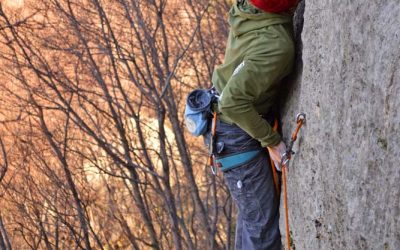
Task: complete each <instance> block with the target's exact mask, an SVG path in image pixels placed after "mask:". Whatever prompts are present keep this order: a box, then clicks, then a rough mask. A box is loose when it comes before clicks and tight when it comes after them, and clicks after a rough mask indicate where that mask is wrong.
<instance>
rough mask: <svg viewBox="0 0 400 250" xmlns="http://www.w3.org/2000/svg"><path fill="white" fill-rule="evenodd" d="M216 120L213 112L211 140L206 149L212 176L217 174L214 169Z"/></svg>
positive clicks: (216, 115)
mask: <svg viewBox="0 0 400 250" xmlns="http://www.w3.org/2000/svg"><path fill="white" fill-rule="evenodd" d="M217 118H218V114H217V111H214V112H213V118H212V123H211V140H210V146H209V148H208V165H209V166H210V167H211V171H212V173H213V174H214V175H216V174H217V169H216V166H215V165H216V162H215V156H214V152H215V136H216V132H217Z"/></svg>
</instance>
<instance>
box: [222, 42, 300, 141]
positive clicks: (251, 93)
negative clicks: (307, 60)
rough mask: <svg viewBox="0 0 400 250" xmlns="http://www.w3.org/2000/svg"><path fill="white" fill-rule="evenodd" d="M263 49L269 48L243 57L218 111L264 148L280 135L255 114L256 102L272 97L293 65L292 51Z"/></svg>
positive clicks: (280, 48) (273, 97)
mask: <svg viewBox="0 0 400 250" xmlns="http://www.w3.org/2000/svg"><path fill="white" fill-rule="evenodd" d="M264 48H270V49H264V51H262V53H259V54H256V55H248V56H245V57H244V60H243V63H242V65H241V66H238V67H237V68H236V70H235V72H234V73H233V74H232V76H231V78H230V79H229V81H228V83H227V85H226V86H225V88H224V89H223V91H222V93H221V97H220V100H219V110H220V112H221V113H222V114H223V115H225V116H227V117H228V118H229V119H231V120H232V121H233V122H234V123H235V124H236V125H238V126H239V127H240V128H242V129H243V130H244V131H246V132H247V133H248V134H249V135H250V136H252V137H253V138H255V139H257V140H258V141H260V142H261V145H262V146H263V147H266V146H275V145H277V144H278V143H279V142H280V141H281V138H280V136H279V134H278V133H276V132H274V131H273V130H272V128H271V126H270V125H269V124H268V122H267V121H266V120H265V119H263V118H262V117H261V116H260V115H259V114H258V112H257V110H256V108H255V104H260V103H263V102H273V101H274V100H275V95H276V92H277V88H278V84H279V81H280V80H281V79H282V78H283V77H284V76H285V75H287V74H288V73H289V72H290V70H291V68H292V64H293V57H294V51H293V49H292V48H288V47H282V46H268V44H266V45H265V47H264ZM267 111H268V110H265V112H267Z"/></svg>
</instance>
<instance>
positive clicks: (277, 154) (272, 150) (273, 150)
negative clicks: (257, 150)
mask: <svg viewBox="0 0 400 250" xmlns="http://www.w3.org/2000/svg"><path fill="white" fill-rule="evenodd" d="M267 148H268V152H269V155H270V157H271V159H272V161H273V162H274V164H275V168H276V169H277V170H278V171H281V170H282V169H281V161H282V156H283V155H284V154H285V153H286V145H285V143H283V142H282V141H281V142H280V143H279V144H278V145H276V146H273V147H267ZM286 167H288V166H286Z"/></svg>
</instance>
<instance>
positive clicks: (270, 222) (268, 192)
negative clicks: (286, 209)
mask: <svg viewBox="0 0 400 250" xmlns="http://www.w3.org/2000/svg"><path fill="white" fill-rule="evenodd" d="M207 137H208V138H207ZM208 142H209V135H208V136H206V144H208ZM217 142H218V150H219V153H218V154H217V156H227V155H229V154H232V153H238V152H241V151H243V152H244V151H248V150H254V149H260V153H259V154H258V155H257V156H256V157H255V158H254V159H252V160H251V161H249V162H247V163H245V164H243V165H241V166H239V167H237V168H234V169H232V170H228V171H226V172H224V179H225V183H226V185H227V186H228V188H229V190H230V193H231V195H232V198H233V200H234V201H235V203H236V205H237V208H238V215H237V222H236V241H235V249H236V250H252V249H266V250H277V249H281V246H282V244H281V236H280V232H279V198H278V197H277V195H276V191H275V186H274V182H273V177H272V171H271V166H270V160H269V156H268V154H267V152H266V151H265V149H262V148H261V145H260V143H259V142H258V141H257V140H255V139H253V138H251V137H250V136H249V135H248V134H247V133H246V132H244V131H243V130H242V129H240V128H239V127H237V126H235V125H229V124H226V123H223V122H219V123H218V124H217Z"/></svg>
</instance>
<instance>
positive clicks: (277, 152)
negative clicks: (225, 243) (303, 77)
mask: <svg viewBox="0 0 400 250" xmlns="http://www.w3.org/2000/svg"><path fill="white" fill-rule="evenodd" d="M296 4H297V1H295V0H236V3H235V4H234V6H233V7H232V8H231V10H230V12H229V24H230V33H229V38H228V42H227V48H226V52H225V59H224V63H223V64H222V65H220V66H219V67H217V68H216V69H215V71H214V74H213V77H212V83H213V86H214V87H215V89H216V91H217V92H218V94H219V98H218V105H214V111H217V112H218V120H217V124H216V127H215V129H216V130H215V138H214V139H215V140H213V143H215V147H212V148H213V150H214V152H213V154H214V157H215V159H216V160H215V162H216V165H217V166H219V167H220V170H221V171H222V172H223V174H224V179H225V182H226V184H227V186H228V187H229V190H230V192H231V195H232V197H233V200H234V201H235V203H236V205H237V207H238V215H237V224H236V242H235V249H237V250H239V249H246V250H248V249H268V250H275V249H281V247H282V243H281V236H280V231H279V197H278V196H277V193H276V192H275V188H274V184H273V178H272V173H271V172H272V171H271V166H270V163H269V162H270V161H269V157H271V159H272V160H273V162H275V166H276V167H277V168H278V170H280V169H279V165H280V164H279V163H280V161H281V156H282V155H283V154H284V153H285V151H286V146H285V144H284V143H283V142H282V139H281V137H280V135H279V134H278V133H277V132H274V131H273V130H272V128H271V125H270V123H271V122H272V120H273V119H274V117H273V116H271V110H272V107H273V106H274V105H275V104H276V103H277V97H276V96H277V92H278V90H279V89H280V87H281V80H282V78H284V77H285V76H287V75H288V74H289V73H290V72H291V70H292V67H293V61H294V43H293V37H292V16H291V14H290V12H291V10H293V8H294V7H295V6H296ZM210 127H211V126H210ZM211 137H212V136H211V131H209V132H208V133H206V135H205V142H206V144H207V145H209V144H210V143H211ZM265 147H266V148H267V149H268V152H269V155H268V153H267V150H265Z"/></svg>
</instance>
